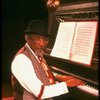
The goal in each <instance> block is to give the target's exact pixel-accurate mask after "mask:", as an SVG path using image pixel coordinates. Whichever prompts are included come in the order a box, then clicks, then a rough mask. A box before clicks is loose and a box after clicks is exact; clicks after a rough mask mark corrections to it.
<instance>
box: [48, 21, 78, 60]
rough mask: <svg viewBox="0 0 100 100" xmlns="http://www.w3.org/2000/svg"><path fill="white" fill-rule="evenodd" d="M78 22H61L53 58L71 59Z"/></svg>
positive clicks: (52, 53) (52, 54)
mask: <svg viewBox="0 0 100 100" xmlns="http://www.w3.org/2000/svg"><path fill="white" fill-rule="evenodd" d="M75 25H76V22H67V23H66V22H61V23H60V25H59V28H58V34H57V37H56V41H55V44H54V47H53V49H52V52H51V54H50V55H51V56H55V57H60V58H64V59H69V58H70V49H71V44H72V39H73V34H74V29H75Z"/></svg>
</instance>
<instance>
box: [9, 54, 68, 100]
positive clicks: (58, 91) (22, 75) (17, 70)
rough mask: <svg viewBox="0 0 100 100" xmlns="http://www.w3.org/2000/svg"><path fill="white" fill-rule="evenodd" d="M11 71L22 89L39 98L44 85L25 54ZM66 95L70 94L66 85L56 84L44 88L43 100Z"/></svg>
mask: <svg viewBox="0 0 100 100" xmlns="http://www.w3.org/2000/svg"><path fill="white" fill-rule="evenodd" d="M33 54H34V53H33ZM34 55H35V54H34ZM35 57H36V55H35ZM11 71H12V73H13V75H14V76H15V77H16V79H17V80H18V81H19V83H20V84H21V85H22V87H24V88H25V89H26V90H27V91H28V92H30V93H31V94H34V95H35V96H36V97H37V96H38V94H39V93H40V90H41V86H42V85H43V83H42V82H41V80H39V79H38V77H37V76H36V73H35V70H34V68H33V65H32V62H31V60H30V59H29V58H28V57H27V56H25V55H24V54H19V55H17V56H16V57H15V59H14V60H13V62H12V65H11ZM65 93H68V88H67V85H66V83H65V82H61V83H56V84H53V85H50V86H44V91H43V94H42V97H41V98H42V99H46V98H51V97H55V96H59V95H62V94H65Z"/></svg>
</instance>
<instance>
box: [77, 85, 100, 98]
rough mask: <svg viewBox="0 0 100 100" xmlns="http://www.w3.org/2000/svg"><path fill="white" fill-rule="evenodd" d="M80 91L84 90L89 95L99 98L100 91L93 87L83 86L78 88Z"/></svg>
mask: <svg viewBox="0 0 100 100" xmlns="http://www.w3.org/2000/svg"><path fill="white" fill-rule="evenodd" d="M77 88H78V89H80V90H83V91H85V92H87V93H89V94H92V95H94V96H97V97H98V96H99V93H98V90H97V89H95V88H94V87H91V86H89V85H82V86H77Z"/></svg>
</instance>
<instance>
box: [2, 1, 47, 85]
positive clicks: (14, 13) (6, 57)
mask: <svg viewBox="0 0 100 100" xmlns="http://www.w3.org/2000/svg"><path fill="white" fill-rule="evenodd" d="M1 19H2V24H1V26H2V28H1V29H2V47H1V48H2V52H1V53H2V66H1V69H2V83H8V82H10V75H11V70H10V67H11V61H12V59H13V57H14V55H15V53H16V52H17V51H18V50H19V49H20V48H21V47H22V46H23V45H24V43H25V40H24V35H23V31H24V30H25V29H26V27H27V24H28V22H29V21H30V20H32V19H45V20H47V19H48V11H47V8H46V5H45V3H44V1H43V0H2V18H1Z"/></svg>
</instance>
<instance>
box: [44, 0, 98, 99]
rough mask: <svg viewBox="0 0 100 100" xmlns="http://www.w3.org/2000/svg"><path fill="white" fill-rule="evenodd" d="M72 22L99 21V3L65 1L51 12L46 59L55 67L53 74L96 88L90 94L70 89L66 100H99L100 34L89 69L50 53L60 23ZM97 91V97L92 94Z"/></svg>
mask: <svg viewBox="0 0 100 100" xmlns="http://www.w3.org/2000/svg"><path fill="white" fill-rule="evenodd" d="M62 1H63V0H62ZM71 1H72V0H71ZM70 20H75V21H76V20H78V21H79V20H84V21H85V20H97V21H98V2H97V1H96V0H94V1H93V0H86V1H78V0H76V1H72V2H67V0H65V1H64V2H62V3H61V5H60V6H59V7H58V8H57V9H56V10H55V11H53V12H49V28H48V32H49V35H50V42H49V44H48V46H47V49H46V52H45V54H44V57H45V58H46V60H47V62H48V64H49V65H50V66H54V67H51V69H52V71H53V72H56V73H59V74H64V75H72V76H75V77H77V78H80V79H81V80H84V81H85V82H87V84H88V87H90V88H94V90H91V89H90V91H89V92H87V91H84V90H82V89H79V88H77V87H75V88H72V89H70V92H69V93H68V94H66V96H65V99H64V100H67V97H70V98H71V99H70V100H97V99H98V97H99V95H98V92H99V90H98V86H99V83H98V63H99V58H98V42H99V34H98V33H97V37H96V43H95V48H94V52H93V59H92V65H91V66H89V67H87V66H85V65H81V64H77V63H74V62H70V61H68V60H65V59H60V58H56V57H51V56H50V52H51V50H52V48H53V45H54V43H55V39H56V35H57V30H58V25H59V22H61V21H70ZM86 90H88V88H86ZM95 90H96V92H97V94H96V95H95V93H91V92H95ZM57 100H59V99H57ZM68 100H69V99H68Z"/></svg>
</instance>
